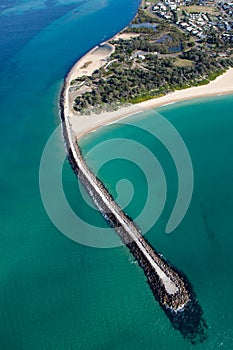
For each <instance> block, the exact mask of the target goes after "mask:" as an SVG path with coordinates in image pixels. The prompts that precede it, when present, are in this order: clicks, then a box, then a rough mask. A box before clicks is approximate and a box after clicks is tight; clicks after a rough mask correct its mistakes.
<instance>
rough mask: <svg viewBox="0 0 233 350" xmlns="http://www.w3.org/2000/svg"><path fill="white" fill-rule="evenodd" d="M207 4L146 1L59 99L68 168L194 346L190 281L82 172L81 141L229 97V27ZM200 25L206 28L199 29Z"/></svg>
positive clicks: (199, 327)
mask: <svg viewBox="0 0 233 350" xmlns="http://www.w3.org/2000/svg"><path fill="white" fill-rule="evenodd" d="M181 3H182V5H183V6H181V5H180V4H181ZM217 3H218V2H217ZM208 4H209V5H208V6H199V1H193V2H189V6H186V2H185V1H184V4H183V1H182V2H181V1H179V5H178V2H176V1H173V2H172V3H171V2H169V1H168V2H166V3H165V2H163V1H160V2H158V1H148V2H144V1H143V2H142V4H141V6H140V9H139V11H138V13H137V15H136V17H135V19H134V20H133V22H132V23H131V24H130V25H129V26H128V27H127V28H126V29H124V30H123V31H122V32H121V33H119V34H118V35H116V36H115V37H114V38H112V39H110V40H108V41H107V42H105V43H102V44H101V45H100V46H98V47H95V48H94V49H93V50H91V51H90V52H89V53H88V54H87V55H85V56H84V57H83V58H82V59H80V60H79V61H78V62H77V63H76V64H75V65H74V67H73V68H72V70H71V71H70V73H69V74H68V76H67V78H66V80H65V83H64V87H63V91H62V95H61V117H62V121H63V132H64V138H65V142H66V146H67V151H68V156H69V160H70V163H71V165H72V168H73V170H74V171H75V173H76V174H77V176H78V177H79V179H80V181H81V182H82V183H83V184H84V186H85V188H86V190H87V192H88V193H89V195H90V196H91V197H92V199H93V201H94V203H95V204H96V206H97V208H98V209H99V211H100V212H101V214H102V215H103V217H104V218H105V220H106V221H107V222H108V224H109V225H110V226H111V227H113V228H114V230H115V232H116V233H117V234H118V235H119V237H120V238H121V240H122V242H123V243H125V245H126V246H127V247H128V249H129V250H130V252H131V253H132V255H133V256H134V257H135V259H136V260H137V261H138V263H139V265H140V266H141V267H142V269H143V271H144V273H145V276H146V278H147V281H148V284H149V286H150V288H151V290H152V292H153V294H154V296H155V299H156V300H157V301H158V302H159V304H160V305H161V307H162V308H163V310H164V311H165V313H166V314H167V316H168V317H169V319H170V320H171V322H172V324H173V326H174V327H175V328H176V329H178V330H179V331H180V332H181V334H182V335H183V336H184V337H185V338H187V339H189V340H190V341H191V342H192V343H195V342H197V341H198V342H201V341H203V340H204V339H205V336H206V335H205V330H206V327H207V326H206V323H205V321H204V318H203V312H202V309H201V307H200V305H199V304H198V302H197V299H196V296H195V293H194V291H193V288H192V286H191V283H190V282H189V281H188V279H187V277H186V276H185V275H184V274H183V273H182V272H180V271H178V270H177V268H175V267H174V266H173V265H172V264H170V263H169V262H168V261H167V260H166V259H165V258H164V257H163V256H162V255H161V254H159V253H158V252H156V250H155V249H154V248H153V247H152V246H151V245H150V244H149V242H148V241H147V240H146V239H145V238H144V237H143V236H142V234H141V231H140V229H139V228H138V227H137V226H136V225H135V224H134V222H133V221H132V220H131V219H130V218H129V217H128V216H127V215H126V214H125V213H124V212H123V210H122V209H121V208H120V207H119V206H118V204H117V203H116V202H115V201H114V200H113V198H112V196H111V195H110V193H109V192H108V191H107V189H106V188H105V186H104V184H103V183H101V181H100V180H99V179H97V178H96V176H95V175H94V174H93V173H92V172H91V170H90V169H89V167H88V166H87V164H86V162H85V159H84V158H83V156H82V152H81V149H80V147H79V144H78V140H79V139H80V137H82V136H83V135H84V134H86V133H88V132H90V131H91V130H94V129H96V128H98V127H100V126H102V125H105V124H107V123H110V122H112V121H114V120H118V119H120V118H122V117H125V116H128V115H130V114H134V113H136V112H140V111H143V110H145V109H147V108H152V107H155V106H158V105H162V104H166V103H171V102H175V101H180V100H184V99H192V98H196V97H202V96H206V95H213V94H223V93H228V92H232V91H233V84H232V77H233V69H232V68H230V67H232V65H233V58H232V54H233V51H232V45H231V39H229V38H232V37H231V34H229V33H228V31H230V32H231V29H229V28H228V29H226V30H225V29H224V28H223V30H220V29H219V28H222V27H221V26H219V25H218V24H219V21H220V22H221V19H220V18H221V14H222V13H223V11H225V9H223V8H222V7H221V5H220V3H219V5H218V6H217V7H216V8H213V7H210V3H208ZM194 14H195V16H194ZM226 15H227V14H226ZM197 23H199V24H200V23H204V24H203V25H201V24H200V25H199V28H197V26H198V25H197ZM211 23H212V24H213V23H217V24H216V26H213V25H212V27H213V28H215V27H216V29H213V30H210V29H209V30H206V29H208V28H209V27H208V26H210V27H211ZM207 24H208V25H207ZM188 27H190V28H191V29H188ZM195 28H196V30H195ZM225 34H229V35H230V37H229V35H225ZM217 39H218V40H217Z"/></svg>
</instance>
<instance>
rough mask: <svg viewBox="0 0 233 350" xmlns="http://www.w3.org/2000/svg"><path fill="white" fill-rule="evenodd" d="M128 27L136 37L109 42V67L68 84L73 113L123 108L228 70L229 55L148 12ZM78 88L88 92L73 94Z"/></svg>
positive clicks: (143, 11) (142, 11)
mask: <svg viewBox="0 0 233 350" xmlns="http://www.w3.org/2000/svg"><path fill="white" fill-rule="evenodd" d="M148 23H150V24H151V25H149V27H148ZM133 24H134V25H135V24H136V25H137V26H136V27H135V26H133V27H129V28H128V29H127V30H126V31H125V32H130V33H137V34H139V35H138V36H137V37H131V38H130V39H128V40H123V39H119V40H118V41H112V42H111V43H112V44H113V45H114V46H115V52H114V53H113V54H112V55H111V56H110V58H109V61H108V63H107V64H106V65H105V66H103V67H102V68H101V69H99V70H96V71H95V72H94V73H93V74H92V76H91V77H87V76H83V77H81V78H78V79H76V80H74V81H73V82H72V84H73V85H74V86H77V96H76V99H75V102H74V109H75V110H76V111H77V112H79V113H83V114H89V113H90V112H92V111H93V112H101V111H103V110H112V109H116V108H119V106H120V105H122V104H128V103H138V102H141V101H145V100H148V99H151V98H154V97H159V96H163V95H164V94H166V93H168V92H170V91H174V90H177V89H184V88H189V87H191V86H198V85H203V84H207V83H208V82H209V81H210V80H213V79H215V78H216V77H217V76H218V75H220V74H222V73H223V72H224V71H225V70H226V69H227V68H228V67H230V66H232V65H233V59H232V57H231V56H230V55H228V57H227V56H226V57H220V56H217V54H216V52H218V50H217V44H214V46H213V47H210V46H208V45H206V42H201V41H199V42H197V41H196V40H194V38H193V37H191V36H190V35H189V34H187V33H184V32H182V31H181V30H180V29H178V27H177V26H175V25H174V24H171V23H167V22H166V21H164V20H162V19H158V18H157V17H156V16H155V15H153V14H152V13H151V12H149V11H148V10H142V9H140V10H139V13H138V16H137V17H136V18H135V20H134V21H133ZM138 24H139V25H140V24H141V25H140V26H139V27H138ZM144 24H145V25H144ZM80 84H81V86H82V88H83V87H86V88H87V89H86V90H88V91H86V92H84V93H78V89H79V86H80Z"/></svg>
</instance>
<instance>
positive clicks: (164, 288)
mask: <svg viewBox="0 0 233 350" xmlns="http://www.w3.org/2000/svg"><path fill="white" fill-rule="evenodd" d="M103 44H104V43H103ZM103 44H102V45H103ZM93 50H95V48H94V49H92V50H91V52H92V53H93ZM86 56H88V54H87V55H85V56H84V57H86ZM82 59H83V58H81V60H82ZM81 60H79V61H78V62H76V64H75V65H74V66H73V68H72V69H71V70H70V72H69V73H68V74H67V76H66V78H65V80H64V84H63V86H62V90H61V94H60V102H59V105H60V118H61V120H62V131H63V137H64V143H65V147H66V150H67V154H68V159H69V162H70V165H71V167H72V169H73V171H74V173H75V174H76V176H77V177H78V178H79V180H80V181H81V182H82V183H83V185H84V187H85V189H86V191H87V193H88V194H89V196H90V197H91V198H92V200H93V202H94V203H95V205H96V207H97V208H98V210H99V211H100V213H101V215H102V216H103V218H104V219H105V220H106V222H107V223H108V224H109V226H110V227H112V228H113V229H114V230H115V232H116V233H117V234H118V236H119V238H120V239H121V241H122V243H123V244H124V245H125V246H126V247H127V248H128V249H129V251H130V253H131V254H132V255H133V256H134V258H135V260H136V261H137V262H138V265H139V266H140V267H141V268H142V270H143V272H144V275H145V277H146V280H147V283H148V285H149V287H150V289H151V291H152V293H153V295H154V298H155V300H157V301H158V303H159V305H160V306H161V308H162V309H163V310H164V312H165V314H166V315H167V317H168V319H169V320H170V322H171V324H172V325H173V327H174V328H175V329H176V330H178V331H179V332H180V333H181V335H182V336H183V337H184V338H187V339H189V340H190V341H191V342H192V341H193V340H194V339H195V338H198V339H200V341H203V339H205V329H206V327H207V326H206V323H205V320H204V318H203V311H202V309H201V306H200V305H199V303H198V301H197V299H196V295H195V292H194V291H193V287H192V285H191V283H190V282H189V280H188V279H187V277H186V276H185V275H184V274H183V273H182V272H180V271H179V270H178V269H176V268H175V267H174V266H173V265H172V264H170V263H169V262H168V261H167V260H166V259H165V258H164V257H163V256H162V255H161V254H158V253H157V251H156V250H155V249H154V248H153V247H151V246H150V244H149V242H148V241H147V240H146V239H145V238H144V237H143V236H142V233H141V231H140V229H139V228H138V227H137V226H136V225H135V223H134V222H133V220H132V219H131V218H130V217H128V215H127V214H126V213H124V211H123V210H122V209H121V208H120V207H119V206H118V204H117V203H116V202H115V201H114V199H113V198H112V196H111V194H110V193H109V192H108V190H107V189H106V188H105V186H104V184H103V183H102V182H101V181H100V180H99V179H97V178H96V176H95V174H93V173H92V172H91V170H90V169H89V167H88V165H87V164H86V162H85V159H84V158H83V156H82V151H81V149H80V147H79V144H78V142H77V141H78V140H79V139H80V138H81V136H79V138H78V135H77V133H76V131H75V129H74V126H73V124H72V121H71V117H72V113H70V112H71V110H70V104H69V89H70V82H71V79H72V77H73V76H72V74H73V73H74V69H77V67H78V64H79V63H80V61H81ZM82 64H83V61H82ZM74 67H75V68H74ZM132 107H134V106H132ZM129 108H130V107H126V109H127V113H126V115H123V116H122V115H121V116H120V117H121V118H124V117H128V116H129ZM116 112H117V113H119V112H122V110H121V109H120V110H118V111H116ZM136 112H137V111H136ZM138 112H139V111H138ZM112 113H113V112H110V113H109V114H110V115H111V117H112ZM131 114H135V110H133V113H131ZM100 116H101V115H100ZM84 117H85V118H86V116H84ZM77 119H79V118H77ZM114 119H115V118H114ZM117 120H119V115H118V114H117ZM114 121H115V120H110V121H109V120H108V122H106V121H105V123H104V125H106V124H109V122H114ZM89 122H90V121H89ZM87 126H88V127H87ZM100 126H102V125H97V128H98V127H100ZM86 127H87V130H86V132H88V133H89V132H90V131H91V130H90V123H89V124H88V125H86ZM95 128H96V126H95ZM92 129H93V128H92ZM187 325H188V326H187Z"/></svg>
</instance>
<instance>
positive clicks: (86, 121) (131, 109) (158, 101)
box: [65, 68, 233, 139]
mask: <svg viewBox="0 0 233 350" xmlns="http://www.w3.org/2000/svg"><path fill="white" fill-rule="evenodd" d="M68 78H69V77H68ZM69 81H70V80H69V79H68V80H67V83H68V82H69ZM227 93H233V68H230V69H228V71H227V72H226V73H224V74H223V75H221V76H219V77H217V78H216V79H215V80H214V81H211V82H210V83H209V84H207V85H203V86H198V87H192V88H189V89H184V90H177V91H175V92H172V93H169V94H167V95H166V96H163V97H158V98H154V99H152V100H148V101H145V102H141V103H138V104H135V105H131V106H128V107H122V108H120V109H119V110H117V111H113V112H104V113H101V114H92V115H90V116H86V115H75V114H74V113H73V111H72V106H70V103H69V102H68V96H67V95H68V94H66V96H67V97H66V101H65V109H66V110H67V111H69V112H68V113H69V116H70V123H71V125H72V128H73V130H74V133H75V135H76V136H77V138H78V139H80V138H81V137H82V136H84V135H86V134H88V133H89V132H91V131H94V130H96V129H98V128H100V127H102V126H104V125H107V124H111V123H113V122H115V121H117V120H120V119H122V118H125V117H127V116H129V115H133V114H136V113H139V112H145V111H146V110H149V109H152V108H155V107H159V106H162V105H165V104H168V103H174V102H178V101H184V100H191V99H194V98H201V97H208V96H214V95H221V94H227Z"/></svg>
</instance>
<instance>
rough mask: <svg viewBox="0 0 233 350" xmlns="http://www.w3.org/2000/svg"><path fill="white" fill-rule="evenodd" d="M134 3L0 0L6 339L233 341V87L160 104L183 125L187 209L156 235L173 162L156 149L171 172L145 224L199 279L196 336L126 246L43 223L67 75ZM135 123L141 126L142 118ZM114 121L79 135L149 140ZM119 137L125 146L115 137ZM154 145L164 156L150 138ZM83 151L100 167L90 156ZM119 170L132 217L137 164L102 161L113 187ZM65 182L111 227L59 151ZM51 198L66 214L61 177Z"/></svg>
mask: <svg viewBox="0 0 233 350" xmlns="http://www.w3.org/2000/svg"><path fill="white" fill-rule="evenodd" d="M138 5H139V1H137V0H130V1H127V2H126V1H125V0H101V1H100V0H89V1H85V2H81V1H74V0H73V1H72V0H71V1H68V0H59V1H42V0H33V1H20V0H18V1H2V2H1V5H0V8H1V14H0V26H1V34H0V50H1V57H0V86H1V90H0V133H1V138H0V141H1V174H0V189H1V201H0V212H1V222H0V228H1V236H0V257H1V264H0V285H1V288H0V305H1V316H0V341H1V346H0V348H1V349H4V350H8V349H10V350H11V349H14V350H15V349H17V350H18V349H19V350H21V349H22V350H25V349H30V350H31V349H38V350H39V349H40V350H41V349H56V350H57V349H58V350H59V349H61V350H64V349H81V350H82V349H84V350H89V349H90V350H92V349H94V350H99V349H101V350H103V349H106V350H108V349H109V348H112V349H126V350H130V349H142V348H143V349H145V350H147V349H148V350H149V349H161V350H162V349H165V350H168V349H184V350H187V349H195V348H196V349H201V350H202V349H206V350H209V349H226V350H228V349H231V347H232V332H233V331H232V326H231V325H232V314H233V313H232V312H231V310H232V302H231V294H232V288H231V286H232V278H231V266H232V253H231V247H232V239H231V231H232V225H231V212H232V184H231V180H232V165H231V164H232V161H231V160H232V159H231V150H232V139H231V137H230V136H231V134H232V118H231V111H232V97H224V98H222V99H219V100H218V99H216V101H213V100H212V101H205V103H206V104H205V103H204V102H203V103H204V104H199V103H197V104H195V108H194V107H193V104H189V103H187V105H186V103H184V104H182V105H177V108H176V109H175V112H174V110H173V107H164V109H163V111H162V113H163V114H164V116H165V117H166V118H168V119H169V120H171V121H172V122H173V123H174V125H175V126H176V127H177V129H178V130H179V131H180V133H181V134H182V136H183V137H184V140H185V141H186V143H187V145H188V147H189V150H190V153H191V156H192V157H193V164H194V170H195V174H196V175H195V176H196V180H195V189H196V190H195V192H194V198H193V201H192V203H191V206H190V209H189V212H188V214H187V216H186V217H185V220H184V221H183V222H182V224H181V225H180V226H179V228H178V229H177V231H176V232H175V233H174V234H173V235H171V236H167V235H165V234H164V226H165V222H166V219H167V216H168V214H169V212H170V209H171V207H172V204H173V202H172V201H173V200H174V198H175V186H173V181H174V179H173V177H172V174H174V172H175V169H174V166H173V168H172V166H171V162H170V161H168V162H166V161H164V163H163V164H164V166H165V168H166V167H167V170H168V171H167V172H166V173H170V170H171V175H170V177H169V178H168V181H169V183H170V187H169V188H170V194H171V196H170V198H171V202H169V203H168V204H167V207H165V212H164V214H163V216H162V218H161V220H160V221H158V224H157V226H156V234H154V232H155V231H154V230H151V231H150V232H149V234H148V238H149V239H150V240H151V242H152V243H153V245H154V246H155V247H156V248H158V249H159V250H161V252H162V253H163V254H164V255H165V256H166V257H168V258H169V259H170V260H171V261H172V262H173V263H175V264H176V265H177V266H178V267H179V268H182V269H183V270H184V271H185V273H187V275H188V277H189V278H190V279H191V282H192V283H193V284H194V287H195V290H196V292H197V295H198V299H199V301H200V303H201V305H202V307H203V309H204V312H205V317H206V319H207V324H208V326H209V337H208V340H207V342H206V343H204V344H199V345H197V346H196V347H193V346H191V344H189V343H188V342H186V341H184V339H183V338H182V337H181V335H180V334H179V333H178V332H176V331H174V330H173V329H172V328H171V325H170V323H169V321H168V319H167V317H166V316H165V314H164V312H163V311H162V310H161V309H160V308H159V306H158V304H157V303H156V302H155V300H154V298H153V296H152V294H151V292H150V290H149V287H148V285H147V284H146V282H145V277H144V275H143V272H142V271H141V269H140V268H139V267H138V266H137V265H136V264H135V263H134V262H133V259H132V257H131V256H130V254H129V252H128V251H127V249H126V248H125V247H119V248H115V249H97V248H91V247H88V246H84V245H81V244H78V243H75V242H73V241H71V240H69V239H68V238H67V237H65V236H64V235H62V234H61V233H60V232H59V231H58V230H57V229H56V228H55V226H54V225H53V224H52V223H51V222H50V220H49V218H48V216H47V214H46V211H45V209H44V207H43V204H42V200H41V196H40V189H39V166H40V160H41V155H42V152H43V150H44V147H45V144H46V142H47V140H48V138H49V136H50V135H51V133H52V132H53V131H54V129H55V128H56V127H57V125H58V124H59V110H58V100H59V94H60V91H61V86H62V82H63V79H64V76H65V75H66V73H67V72H68V71H69V69H70V67H71V66H72V64H73V63H74V62H75V61H76V60H77V59H78V58H79V57H81V56H82V55H83V54H84V53H85V52H87V51H88V50H89V49H90V48H92V47H93V46H95V45H97V44H98V43H101V42H103V41H104V40H105V39H107V38H109V37H111V36H112V35H113V34H115V33H116V32H118V31H119V30H120V29H121V28H123V27H125V26H126V25H127V23H129V21H130V20H131V19H132V18H133V17H134V15H135V13H136V10H137V7H138ZM187 115H188V116H189V117H190V119H188V118H187ZM143 123H148V125H149V124H151V119H150V118H148V119H145V120H144V121H143ZM116 129H117V130H116ZM116 129H115V127H113V126H112V127H110V129H108V130H107V131H106V130H103V131H101V132H100V134H98V133H97V134H96V135H92V136H93V138H92V137H90V139H89V141H88V144H86V146H85V147H91V146H92V145H93V143H94V144H95V143H97V144H98V143H99V141H100V140H101V139H102V137H106V138H107V137H110V138H111V135H113V136H114V135H116V131H117V133H119V134H118V136H119V137H122V136H125V135H126V136H127V137H132V138H134V137H135V138H136V137H138V140H141V141H140V142H142V141H143V142H146V139H144V140H143V134H140V133H139V134H137V133H135V132H133V133H131V131H130V130H128V129H127V128H125V127H123V128H122V127H119V128H118V127H116ZM118 129H119V130H118ZM114 137H115V136H114ZM147 142H148V141H147ZM53 146H54V148H53V152H51V156H52V161H51V164H48V167H47V171H48V184H47V185H48V186H49V187H53V179H55V177H56V175H57V174H56V170H55V167H54V165H56V163H58V162H59V161H60V160H61V158H62V157H63V153H64V144H63V140H62V137H61V135H59V136H58V137H57V138H56V141H55V142H54V145H53ZM147 146H148V147H151V145H150V143H149V144H147ZM152 148H153V147H152ZM119 149H123V150H124V144H123V143H122V144H120V145H119ZM108 151H109V152H110V153H111V152H112V151H113V149H111V148H109V149H108ZM154 151H156V152H158V155H160V156H161V157H163V151H162V149H161V147H160V145H159V144H156V145H155V146H154ZM89 161H90V162H91V165H92V167H93V168H95V167H96V166H97V165H98V162H99V158H98V157H96V158H94V159H89ZM136 172H137V177H136V176H135V174H136ZM122 173H123V174H124V175H125V177H126V178H127V176H129V179H130V178H131V179H133V180H134V182H135V184H136V186H137V185H138V184H139V185H141V191H140V193H136V198H135V199H136V202H134V203H132V204H130V205H129V206H128V210H129V212H130V214H132V216H134V215H135V216H136V214H137V213H138V212H139V211H140V208H141V206H142V201H143V200H144V199H145V195H144V190H143V189H145V191H146V187H143V179H144V178H143V174H142V173H140V171H138V170H137V169H136V168H135V167H133V168H128V167H127V166H126V164H125V163H123V164H122V163H119V166H114V167H110V168H109V165H108V164H107V165H106V167H105V168H104V169H103V170H102V173H101V174H100V175H101V176H102V177H103V179H104V180H105V182H106V186H108V187H109V188H110V190H111V192H112V193H113V194H114V195H115V193H116V188H115V182H117V180H118V179H119V178H120V177H121V175H122ZM141 180H142V181H141ZM140 181H141V182H140ZM63 185H64V189H65V193H66V195H67V198H68V199H69V202H70V204H71V206H72V208H73V209H74V210H75V212H76V213H77V214H78V215H79V216H80V217H82V218H83V219H85V220H87V222H89V223H92V224H93V225H94V226H100V227H107V226H106V223H105V222H104V220H103V219H102V217H101V215H100V214H99V213H98V211H96V210H94V209H92V208H90V207H88V205H87V204H86V203H85V201H84V200H83V199H82V196H81V194H80V190H79V188H78V186H77V180H76V178H75V176H74V174H73V173H72V171H71V169H70V166H69V164H68V162H67V161H65V163H64V168H63ZM158 190H159V186H158V185H157V187H156V191H158ZM52 196H53V198H54V202H55V206H56V209H57V212H58V214H59V216H60V217H63V218H64V220H65V221H66V220H67V219H66V215H64V212H63V208H62V207H61V206H60V202H59V201H58V200H57V198H58V193H57V192H56V188H55V190H54V192H53V195H52ZM84 197H85V195H84ZM67 225H68V226H69V225H70V226H71V223H70V222H67ZM190 227H191V230H190ZM75 229H76V230H77V233H78V234H79V236H82V237H85V236H87V235H88V234H89V232H88V230H84V229H81V228H80V227H78V226H77V227H76V228H75ZM213 266H215V268H214V269H213Z"/></svg>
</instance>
